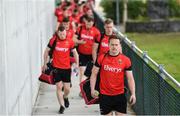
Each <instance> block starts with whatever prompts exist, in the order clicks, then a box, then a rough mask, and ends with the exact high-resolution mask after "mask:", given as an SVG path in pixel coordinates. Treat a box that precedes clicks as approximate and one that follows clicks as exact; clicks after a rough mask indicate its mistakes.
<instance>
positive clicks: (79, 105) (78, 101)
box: [33, 77, 134, 115]
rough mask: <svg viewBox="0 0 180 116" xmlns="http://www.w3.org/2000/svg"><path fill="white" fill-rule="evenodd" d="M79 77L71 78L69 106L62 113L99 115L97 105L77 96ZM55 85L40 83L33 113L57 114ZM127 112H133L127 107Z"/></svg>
mask: <svg viewBox="0 0 180 116" xmlns="http://www.w3.org/2000/svg"><path fill="white" fill-rule="evenodd" d="M78 81H79V78H77V77H73V78H72V86H73V87H72V88H71V93H70V95H69V101H70V106H69V108H67V109H65V112H64V115H100V112H99V106H98V105H85V102H84V99H82V98H80V97H79V96H78V93H79V85H78ZM55 89H56V88H55V86H54V85H48V84H44V83H41V86H40V90H39V95H38V98H37V101H36V103H35V106H34V107H33V115H58V110H59V104H58V101H57V98H56V93H55ZM128 114H134V113H133V112H132V110H130V108H129V107H128Z"/></svg>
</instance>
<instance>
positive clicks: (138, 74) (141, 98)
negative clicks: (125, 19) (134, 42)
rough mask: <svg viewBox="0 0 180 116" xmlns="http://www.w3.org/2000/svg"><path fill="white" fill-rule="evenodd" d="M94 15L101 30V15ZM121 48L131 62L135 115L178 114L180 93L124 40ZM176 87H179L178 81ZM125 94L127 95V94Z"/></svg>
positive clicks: (179, 111) (179, 110)
mask: <svg viewBox="0 0 180 116" xmlns="http://www.w3.org/2000/svg"><path fill="white" fill-rule="evenodd" d="M94 15H95V20H96V21H95V22H96V26H97V27H98V28H99V29H100V31H101V32H103V31H104V29H103V27H104V26H103V25H104V23H103V19H102V17H101V16H99V15H98V14H97V13H96V12H94ZM116 33H117V34H119V33H118V32H116ZM119 36H121V35H119ZM123 40H124V39H123ZM122 48H123V53H124V54H125V55H127V56H128V57H129V58H130V59H131V61H132V64H133V66H132V67H133V74H134V79H135V83H136V98H137V102H136V104H135V105H134V106H133V107H132V108H133V110H134V111H135V113H136V114H137V115H178V114H180V93H179V92H178V91H177V90H176V89H175V88H174V87H172V86H171V85H170V84H169V83H168V82H167V81H166V80H165V79H164V78H162V75H161V74H159V73H158V72H157V71H156V70H155V69H153V68H152V67H151V66H150V65H149V64H148V63H147V62H146V61H145V60H144V59H143V58H142V57H141V56H140V55H138V53H137V52H135V51H136V50H133V49H132V48H131V46H130V45H128V44H127V43H126V41H123V42H122ZM176 83H178V82H176ZM177 87H178V88H177V89H179V83H178V85H177ZM127 96H128V97H129V94H128V95H127Z"/></svg>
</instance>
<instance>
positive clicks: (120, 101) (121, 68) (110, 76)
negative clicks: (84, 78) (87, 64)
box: [90, 35, 136, 115]
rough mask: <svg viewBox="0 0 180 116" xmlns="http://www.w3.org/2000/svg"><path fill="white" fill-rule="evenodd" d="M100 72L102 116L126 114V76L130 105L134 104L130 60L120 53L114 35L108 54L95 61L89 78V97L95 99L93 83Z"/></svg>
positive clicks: (110, 41) (118, 40) (134, 97)
mask: <svg viewBox="0 0 180 116" xmlns="http://www.w3.org/2000/svg"><path fill="white" fill-rule="evenodd" d="M99 70H100V95H99V100H100V104H99V105H100V111H101V114H102V115H112V114H113V111H115V115H122V114H125V113H126V107H127V100H126V97H125V93H124V75H125V74H126V77H127V80H128V86H129V89H130V92H131V96H130V102H131V105H133V104H135V102H136V96H135V82H134V77H133V74H132V69H131V61H130V59H129V58H128V57H127V56H125V55H123V54H122V53H121V44H120V39H119V38H118V37H116V36H115V35H112V36H110V38H109V52H108V53H105V54H102V55H100V56H99V57H98V59H97V60H96V63H95V65H94V67H93V70H92V74H91V77H90V83H91V95H92V97H97V95H96V94H97V93H96V92H95V89H94V88H95V83H96V77H97V74H98V71H99Z"/></svg>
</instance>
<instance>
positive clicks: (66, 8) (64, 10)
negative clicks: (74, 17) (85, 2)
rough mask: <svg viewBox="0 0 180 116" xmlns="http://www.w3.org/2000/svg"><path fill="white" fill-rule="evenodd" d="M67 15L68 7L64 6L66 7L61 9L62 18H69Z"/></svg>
mask: <svg viewBox="0 0 180 116" xmlns="http://www.w3.org/2000/svg"><path fill="white" fill-rule="evenodd" d="M68 13H69V11H68V7H67V6H66V7H64V8H63V16H64V17H68V16H69V14H68Z"/></svg>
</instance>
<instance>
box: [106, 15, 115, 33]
mask: <svg viewBox="0 0 180 116" xmlns="http://www.w3.org/2000/svg"><path fill="white" fill-rule="evenodd" d="M113 26H114V23H113V20H112V19H110V18H108V19H106V20H105V22H104V29H105V33H106V35H112V33H113Z"/></svg>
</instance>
